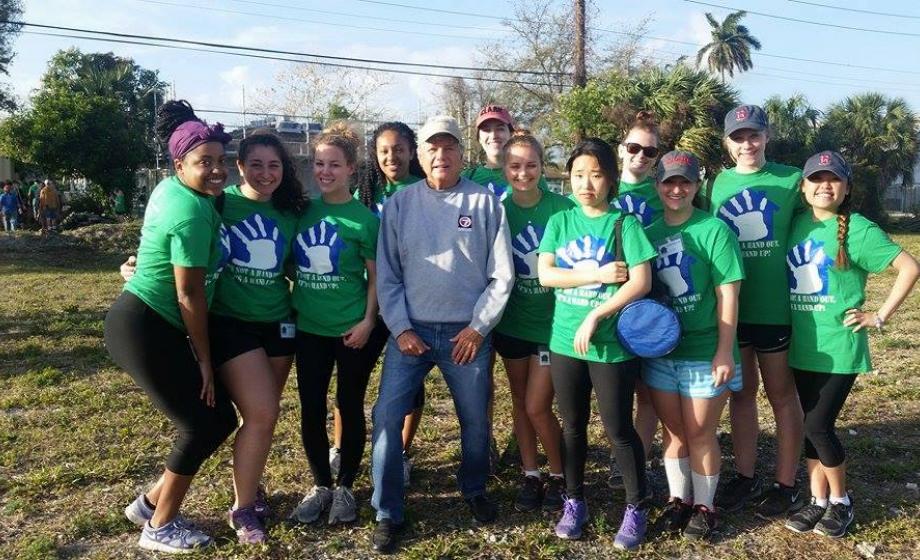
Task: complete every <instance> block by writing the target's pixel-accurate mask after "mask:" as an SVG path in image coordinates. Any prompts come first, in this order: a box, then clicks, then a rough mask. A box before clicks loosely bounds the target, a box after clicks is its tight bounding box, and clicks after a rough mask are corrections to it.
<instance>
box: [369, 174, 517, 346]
mask: <svg viewBox="0 0 920 560" xmlns="http://www.w3.org/2000/svg"><path fill="white" fill-rule="evenodd" d="M513 281H514V264H513V263H512V261H511V233H510V231H509V230H508V221H507V219H506V218H505V209H504V207H502V205H501V202H499V200H498V198H497V197H496V196H495V195H493V194H492V193H490V192H489V191H488V190H487V189H486V188H485V187H482V186H480V185H478V184H476V183H474V182H472V181H470V180H469V179H461V180H460V183H458V184H457V186H455V187H453V188H451V189H447V190H444V191H436V190H434V189H432V188H430V187H429V186H428V184H427V183H426V182H425V181H424V180H422V181H419V182H418V183H415V184H413V185H410V186H408V187H406V188H405V189H403V190H402V191H399V192H398V193H396V194H394V195H393V196H392V197H390V199H389V200H387V202H386V206H385V207H384V210H383V216H382V221H381V224H380V237H379V241H378V243H377V299H378V300H379V302H380V312H381V314H382V315H383V320H384V322H385V323H386V324H387V327H389V329H390V332H391V333H392V334H393V336H399V335H400V334H402V333H403V332H405V331H407V330H409V329H411V328H412V323H411V322H412V321H420V322H428V323H448V322H449V323H467V324H469V325H470V326H471V327H472V328H473V329H475V330H476V331H477V332H478V333H479V334H481V335H483V336H485V335H487V334H489V332H490V331H491V330H492V329H493V328H494V327H495V325H497V324H498V321H499V319H501V316H502V312H503V311H504V310H505V304H506V303H508V296H509V295H510V293H511V285H512V283H513Z"/></svg>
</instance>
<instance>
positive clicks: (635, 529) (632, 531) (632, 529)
mask: <svg viewBox="0 0 920 560" xmlns="http://www.w3.org/2000/svg"><path fill="white" fill-rule="evenodd" d="M647 527H648V508H639V507H637V506H635V505H633V504H627V505H626V511H624V512H623V523H621V524H620V530H619V531H617V536H616V538H615V539H613V546H614V547H616V548H619V549H620V550H632V549H634V548H636V547H638V546H639V545H640V544H642V542H643V541H644V540H645V530H646V528H647Z"/></svg>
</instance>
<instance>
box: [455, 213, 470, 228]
mask: <svg viewBox="0 0 920 560" xmlns="http://www.w3.org/2000/svg"><path fill="white" fill-rule="evenodd" d="M457 229H473V217H472V216H462V215H461V216H460V218H458V219H457Z"/></svg>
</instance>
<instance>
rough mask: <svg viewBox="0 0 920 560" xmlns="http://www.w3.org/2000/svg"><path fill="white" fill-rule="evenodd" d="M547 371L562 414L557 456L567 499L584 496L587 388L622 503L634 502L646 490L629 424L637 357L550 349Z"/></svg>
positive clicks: (642, 458) (642, 455)
mask: <svg viewBox="0 0 920 560" xmlns="http://www.w3.org/2000/svg"><path fill="white" fill-rule="evenodd" d="M550 375H551V376H552V379H553V388H554V389H555V390H556V402H557V404H558V405H559V414H560V416H561V417H562V460H563V468H564V471H565V484H566V493H567V494H568V497H569V498H574V499H578V500H583V499H584V497H585V488H584V487H585V461H586V459H587V455H588V420H589V419H590V418H591V388H592V387H593V388H594V392H595V393H596V394H597V408H598V411H599V412H600V415H601V422H603V423H604V429H605V430H606V431H607V437H608V438H610V440H611V441H612V442H613V453H614V456H615V457H616V460H617V464H618V465H619V466H620V470H621V471H622V472H623V485H624V486H625V487H626V502H627V503H630V504H638V503H639V502H641V501H642V500H643V499H645V498H646V497H647V495H648V489H647V485H646V479H645V452H644V451H643V449H642V440H641V439H639V434H638V433H636V430H635V428H633V420H632V409H633V393H634V392H635V388H636V379H638V377H639V360H638V359H632V360H629V361H626V362H619V363H615V364H607V363H601V362H590V361H586V360H579V359H577V358H572V357H569V356H564V355H562V354H557V353H555V352H553V353H552V358H551V361H550Z"/></svg>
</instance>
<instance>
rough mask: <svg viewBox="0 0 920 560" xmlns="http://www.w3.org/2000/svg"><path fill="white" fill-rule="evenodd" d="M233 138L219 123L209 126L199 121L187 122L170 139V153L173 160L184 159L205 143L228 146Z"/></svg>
mask: <svg viewBox="0 0 920 560" xmlns="http://www.w3.org/2000/svg"><path fill="white" fill-rule="evenodd" d="M232 139H233V137H232V136H230V135H229V134H227V133H226V132H224V125H222V124H220V123H217V124H212V125H210V126H208V124H207V123H205V122H203V121H199V120H194V121H186V122H184V123H182V124H180V125H179V127H178V128H176V130H174V131H173V133H172V135H170V137H169V153H170V154H171V155H172V157H173V159H182V158H183V157H185V154H187V153H189V152H191V151H192V150H194V149H195V148H197V147H198V146H200V145H202V144H204V143H205V142H220V143H221V144H224V145H226V144H228V143H229V142H230V140H232Z"/></svg>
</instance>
